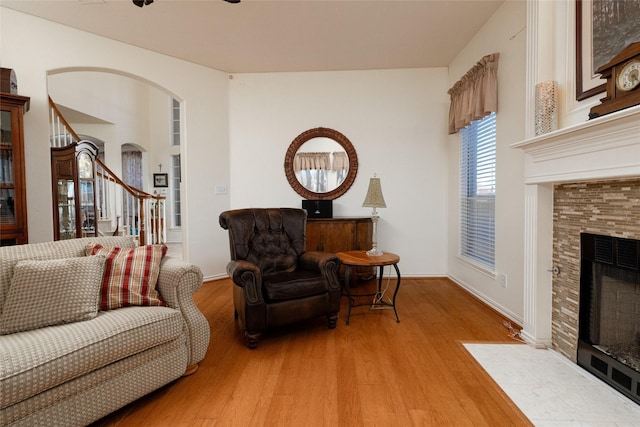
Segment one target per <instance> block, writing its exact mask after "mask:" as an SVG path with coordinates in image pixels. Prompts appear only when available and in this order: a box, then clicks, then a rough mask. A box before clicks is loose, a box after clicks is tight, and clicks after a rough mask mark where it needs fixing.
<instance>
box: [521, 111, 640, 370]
mask: <svg viewBox="0 0 640 427" xmlns="http://www.w3.org/2000/svg"><path fill="white" fill-rule="evenodd" d="M511 147H512V148H519V149H522V150H524V152H525V236H524V239H525V242H524V243H525V262H524V313H523V314H524V316H523V330H522V337H523V338H524V339H525V340H526V341H527V342H529V343H530V344H531V345H533V346H536V347H553V348H554V349H556V350H557V351H559V352H560V353H561V354H563V355H564V356H566V357H567V358H568V359H570V360H572V361H574V362H576V360H577V347H578V304H579V286H580V284H579V276H580V233H581V232H590V233H594V234H603V235H611V236H616V237H624V238H634V239H640V106H637V107H632V108H628V109H626V110H622V111H618V112H616V113H612V114H609V115H606V116H603V117H599V118H597V119H593V120H589V121H587V122H585V123H580V124H577V125H574V126H570V127H567V128H563V129H560V130H557V131H554V132H551V133H549V134H546V135H541V136H537V137H534V138H531V139H527V140H525V141H522V142H518V143H515V144H512V145H511ZM555 267H557V268H558V269H559V272H558V270H556V272H554V271H553V270H554V268H555Z"/></svg>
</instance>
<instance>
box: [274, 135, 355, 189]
mask: <svg viewBox="0 0 640 427" xmlns="http://www.w3.org/2000/svg"><path fill="white" fill-rule="evenodd" d="M319 137H320V138H330V139H333V140H334V141H336V142H337V143H338V144H340V145H341V146H342V148H344V151H345V152H346V153H347V156H348V158H349V170H348V171H347V176H346V178H345V179H344V181H343V182H342V184H340V185H339V186H338V187H336V188H335V189H334V190H331V191H327V192H326V193H316V192H314V191H310V190H308V189H306V188H305V187H304V186H303V185H302V184H301V183H300V181H298V178H296V173H295V170H294V168H293V159H294V158H295V156H296V153H297V152H298V149H299V148H300V147H301V146H302V144H304V143H305V142H307V141H309V140H310V139H312V138H319ZM284 173H285V175H286V176H287V181H289V184H290V185H291V188H293V189H294V190H295V192H296V193H298V194H299V195H301V196H302V197H304V198H305V199H307V200H333V199H337V198H338V197H340V196H342V195H343V194H344V193H346V192H347V190H349V188H351V185H352V184H353V182H354V181H355V179H356V175H357V174H358V156H357V154H356V149H355V148H353V145H352V144H351V141H349V139H348V138H347V137H346V136H344V135H343V134H341V133H340V132H338V131H337V130H334V129H329V128H315V129H309V130H308V131H305V132H302V133H301V134H300V135H298V136H297V137H296V139H294V140H293V142H292V143H291V145H289V149H288V150H287V154H286V155H285V156H284Z"/></svg>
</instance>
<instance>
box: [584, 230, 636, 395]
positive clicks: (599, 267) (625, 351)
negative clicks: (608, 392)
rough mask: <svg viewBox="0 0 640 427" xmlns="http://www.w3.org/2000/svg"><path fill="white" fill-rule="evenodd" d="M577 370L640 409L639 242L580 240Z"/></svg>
mask: <svg viewBox="0 0 640 427" xmlns="http://www.w3.org/2000/svg"><path fill="white" fill-rule="evenodd" d="M580 255H581V256H580V310H579V320H580V322H579V331H578V337H579V341H578V364H579V365H580V366H582V367H583V368H585V369H586V370H587V371H589V372H591V373H592V374H594V375H595V376H597V377H598V378H600V379H601V380H603V381H605V382H606V383H608V384H609V385H611V386H612V387H614V388H616V389H617V390H619V391H620V392H622V393H623V394H625V395H626V396H628V397H629V398H630V399H632V400H634V401H635V402H636V403H638V404H640V240H632V239H623V238H618V237H611V236H601V235H596V234H589V233H582V234H581V235H580Z"/></svg>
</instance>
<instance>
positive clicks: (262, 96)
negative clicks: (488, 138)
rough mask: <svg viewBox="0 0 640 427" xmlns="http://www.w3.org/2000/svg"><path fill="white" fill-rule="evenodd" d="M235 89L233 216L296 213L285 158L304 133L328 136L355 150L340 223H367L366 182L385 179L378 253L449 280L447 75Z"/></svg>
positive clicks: (293, 79) (338, 208)
mask: <svg viewBox="0 0 640 427" xmlns="http://www.w3.org/2000/svg"><path fill="white" fill-rule="evenodd" d="M232 77H233V78H232V79H231V80H230V90H229V93H230V118H231V119H230V123H231V125H230V135H231V156H230V161H231V181H230V198H231V201H230V205H231V207H232V208H242V207H270V206H292V207H300V206H301V200H302V197H301V196H299V195H298V194H297V193H296V192H295V191H293V189H292V188H291V187H290V186H289V183H288V182H287V179H286V177H285V173H284V167H283V165H284V156H285V153H286V151H287V148H288V147H289V144H290V143H291V142H292V141H293V140H294V139H295V138H296V137H297V136H298V135H299V134H300V133H302V132H304V131H306V130H308V129H312V128H316V127H328V128H332V129H335V130H338V131H340V132H341V133H343V134H344V135H345V136H346V137H347V138H348V139H349V140H350V141H351V143H352V144H353V146H354V147H355V149H356V152H357V155H358V161H359V170H358V175H357V177H356V180H355V182H354V184H353V186H352V187H351V189H350V190H349V191H348V192H347V193H346V194H345V195H343V196H342V197H340V198H338V199H336V200H334V205H333V212H334V216H370V215H371V209H370V208H363V207H362V202H363V201H364V197H365V195H366V192H367V187H368V183H369V178H370V177H372V176H373V174H374V173H376V174H377V176H378V177H380V179H381V182H382V190H383V193H384V198H385V201H386V204H387V208H386V209H380V210H379V213H380V221H379V223H378V224H379V225H378V246H379V247H380V249H382V250H383V251H385V250H386V251H389V252H394V253H397V254H398V255H400V259H401V261H400V265H399V266H400V269H401V273H402V275H404V276H432V275H439V276H443V275H446V268H447V264H446V256H447V251H446V249H445V248H446V245H447V238H446V224H447V199H448V194H447V179H446V178H447V146H446V124H447V116H446V114H447V111H448V97H447V95H446V89H447V70H446V69H445V68H435V69H410V70H378V71H346V72H319V73H313V72H309V73H266V74H236V75H233V76H232Z"/></svg>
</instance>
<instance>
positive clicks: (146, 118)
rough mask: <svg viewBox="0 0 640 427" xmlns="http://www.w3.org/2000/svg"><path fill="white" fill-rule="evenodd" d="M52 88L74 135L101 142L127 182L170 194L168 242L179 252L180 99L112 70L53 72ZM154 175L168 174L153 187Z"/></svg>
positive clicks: (105, 157)
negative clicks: (163, 183)
mask: <svg viewBox="0 0 640 427" xmlns="http://www.w3.org/2000/svg"><path fill="white" fill-rule="evenodd" d="M48 92H49V96H50V97H51V99H52V100H53V101H54V102H55V103H56V105H57V106H58V108H59V110H60V111H61V112H62V114H63V115H64V117H65V119H66V120H67V121H68V122H69V124H70V125H71V126H72V127H73V129H74V131H76V133H79V134H82V135H83V136H86V137H87V139H89V140H99V141H101V143H102V145H101V147H100V156H101V159H102V160H103V162H104V163H105V164H106V165H107V166H108V167H109V168H110V169H112V170H113V171H114V172H115V173H116V174H118V175H119V176H120V178H121V179H123V180H124V182H126V183H127V184H129V185H131V186H133V187H136V188H140V189H142V190H144V191H146V192H148V193H152V194H158V195H162V196H164V197H166V209H167V214H168V215H171V216H170V217H169V218H167V223H166V225H167V235H166V237H167V238H166V242H167V243H168V244H169V246H170V248H172V252H173V253H174V254H175V255H178V256H181V255H182V246H181V245H182V242H183V238H182V236H183V227H182V222H181V221H180V218H181V215H184V214H185V212H184V205H183V204H182V203H181V200H180V197H181V192H180V185H181V176H180V175H179V174H180V169H181V168H180V158H181V149H182V148H181V145H180V140H181V135H180V130H181V128H182V126H180V123H181V120H182V117H181V113H180V105H181V104H180V103H181V101H180V99H179V98H178V97H177V96H176V95H175V94H172V93H170V92H169V91H167V90H166V89H164V88H161V87H159V86H158V85H156V84H154V83H153V82H150V81H148V80H145V79H144V78H140V77H139V76H135V75H130V74H127V73H123V72H121V71H118V70H108V69H87V68H68V69H61V70H54V71H51V72H50V73H49V76H48ZM176 142H177V143H176ZM176 162H177V163H176ZM156 174H167V186H166V187H165V186H156V185H155V184H156V183H155V181H154V177H155V175H156ZM176 186H177V187H176ZM123 203H124V202H123ZM122 220H123V222H124V218H122ZM130 220H131V221H132V222H131V224H133V225H135V218H131V219H130Z"/></svg>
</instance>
